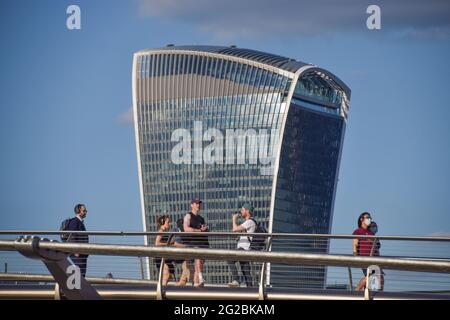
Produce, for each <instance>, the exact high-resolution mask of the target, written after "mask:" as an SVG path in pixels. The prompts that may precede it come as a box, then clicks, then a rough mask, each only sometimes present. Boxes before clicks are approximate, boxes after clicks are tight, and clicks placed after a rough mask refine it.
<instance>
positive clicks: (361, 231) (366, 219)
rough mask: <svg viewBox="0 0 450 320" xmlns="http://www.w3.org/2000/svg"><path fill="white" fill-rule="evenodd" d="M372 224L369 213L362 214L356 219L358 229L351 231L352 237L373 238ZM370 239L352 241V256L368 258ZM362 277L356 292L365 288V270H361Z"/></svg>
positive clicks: (370, 249)
mask: <svg viewBox="0 0 450 320" xmlns="http://www.w3.org/2000/svg"><path fill="white" fill-rule="evenodd" d="M371 223H372V217H371V216H370V213H368V212H363V213H361V214H360V215H359V217H358V228H357V229H356V230H355V231H353V235H357V236H374V235H375V234H374V233H373V232H372V231H370V228H369V227H370V224H371ZM373 244H374V243H373V240H372V239H359V238H356V239H353V255H355V256H370V255H371V252H372V247H373ZM362 271H363V273H364V277H362V278H361V280H360V281H359V283H358V285H357V286H356V289H355V290H356V291H360V290H363V289H364V287H365V286H366V275H367V270H366V269H362Z"/></svg>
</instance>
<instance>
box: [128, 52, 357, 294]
mask: <svg viewBox="0 0 450 320" xmlns="http://www.w3.org/2000/svg"><path fill="white" fill-rule="evenodd" d="M349 100H350V89H349V88H348V87H347V86H346V85H345V84H344V83H343V82H342V81H341V80H340V79H339V78H337V77H336V76H335V75H333V74H332V73H330V72H328V71H326V70H324V69H322V68H319V67H317V66H314V65H310V64H306V63H303V62H300V61H296V60H294V59H289V58H285V57H282V56H278V55H273V54H269V53H264V52H260V51H255V50H249V49H240V48H236V47H235V46H231V47H220V46H173V45H169V46H167V47H164V48H159V49H148V50H142V51H139V52H137V53H135V55H134V61H133V110H134V121H135V133H136V146H137V158H138V169H139V179H140V193H141V210H142V219H143V224H144V228H145V230H146V231H155V230H156V223H155V217H156V216H158V215H161V214H170V215H171V216H172V217H173V220H175V219H176V218H178V217H182V216H183V215H184V214H185V213H186V212H187V211H189V203H190V200H191V199H192V198H194V197H199V198H201V199H202V200H203V208H202V215H204V217H205V218H206V221H207V224H208V225H209V227H210V230H212V231H229V230H230V228H231V213H232V212H234V211H236V210H237V209H238V208H239V206H240V205H242V203H243V202H245V201H250V202H251V203H252V204H253V205H254V206H255V209H256V210H255V217H256V219H257V220H258V221H259V222H261V223H262V224H264V225H265V226H266V228H267V229H268V231H269V232H290V233H329V232H330V230H331V223H332V213H333V204H334V198H335V192H336V185H337V178H338V169H339V161H340V156H341V152H342V145H343V137H344V131H345V125H346V121H347V113H348V110H349ZM211 129H213V130H211ZM239 130H240V131H239ZM237 131H239V132H240V135H236V136H235V138H236V139H239V137H243V140H242V139H241V140H239V141H240V142H241V143H242V141H243V145H242V144H241V145H240V146H239V145H238V146H233V145H232V144H231V143H229V142H230V141H231V142H233V141H234V142H235V141H236V139H234V138H233V136H231V137H232V138H229V135H232V134H236V132H237ZM242 133H243V134H242ZM183 134H184V136H183ZM186 135H187V136H186ZM180 136H183V138H180ZM233 139H234V140H233ZM263 142H264V143H263ZM180 144H181V145H182V146H184V149H183V148H181V149H183V150H181V151H180ZM211 146H213V147H211ZM190 147H192V148H190ZM180 155H181V156H180ZM239 157H241V158H243V159H240V158H239ZM236 158H237V159H236ZM227 243H228V245H229V247H230V248H231V246H232V242H231V243H230V241H228V242H226V241H225V242H223V241H221V240H217V241H215V240H214V241H212V243H211V245H212V246H221V245H223V244H227ZM273 250H277V246H276V243H274V245H273ZM292 250H296V249H295V248H292ZM311 250H312V251H315V252H317V251H321V250H322V251H323V250H325V251H326V250H327V248H324V247H323V246H322V247H320V248H316V246H315V244H314V243H311ZM206 268H207V269H206V270H205V277H206V278H207V279H206V280H207V281H209V282H213V283H226V281H227V280H228V269H227V267H226V265H225V264H223V263H218V262H215V263H210V264H209V265H207V266H206ZM277 270H278V269H277V266H275V265H273V266H272V268H271V272H272V280H271V281H273V282H276V281H277V279H278V278H277V277H279V276H280V277H281V276H282V275H281V272H279V270H278V271H277ZM280 270H281V269H280ZM149 271H150V273H154V272H155V270H154V268H153V266H152V265H150V266H149ZM313 273H314V274H315V276H314V277H312V276H311V275H312V274H313ZM277 274H278V276H277ZM312 278H314V279H313V280H311V279H312ZM324 278H325V271H324V269H323V268H307V267H301V268H299V269H298V272H296V278H295V279H292V281H289V283H291V284H292V283H293V284H294V285H301V286H303V285H305V286H311V287H321V286H323V285H324Z"/></svg>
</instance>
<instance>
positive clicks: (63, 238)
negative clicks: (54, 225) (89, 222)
mask: <svg viewBox="0 0 450 320" xmlns="http://www.w3.org/2000/svg"><path fill="white" fill-rule="evenodd" d="M72 219H73V218H67V219H65V220H64V221H63V222H61V226H60V227H59V231H67V228H69V223H70V221H71V220H72ZM71 236H72V234H71V233H61V234H60V237H61V241H63V242H67V241H69V240H70V238H71Z"/></svg>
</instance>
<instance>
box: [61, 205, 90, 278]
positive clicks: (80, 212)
mask: <svg viewBox="0 0 450 320" xmlns="http://www.w3.org/2000/svg"><path fill="white" fill-rule="evenodd" d="M74 212H75V217H74V218H72V219H70V220H69V221H68V224H67V228H66V230H68V231H86V227H85V225H84V219H85V218H86V216H87V209H86V206H85V205H84V204H82V203H79V204H77V205H76V206H75V208H74ZM67 242H75V243H89V236H88V235H87V234H82V233H71V234H70V235H69V236H68V238H67ZM88 256H89V255H88V254H81V253H73V254H71V255H70V259H71V260H72V262H73V263H74V264H75V265H76V266H77V267H78V268H80V273H81V275H82V276H83V277H85V276H86V271H87V259H88Z"/></svg>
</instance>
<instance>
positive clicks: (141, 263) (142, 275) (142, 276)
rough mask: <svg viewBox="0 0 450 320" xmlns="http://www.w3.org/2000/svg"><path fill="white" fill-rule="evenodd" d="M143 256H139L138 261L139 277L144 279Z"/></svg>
mask: <svg viewBox="0 0 450 320" xmlns="http://www.w3.org/2000/svg"><path fill="white" fill-rule="evenodd" d="M143 259H144V258H143V257H139V262H140V265H141V279H142V280H145V272H144V261H143Z"/></svg>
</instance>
